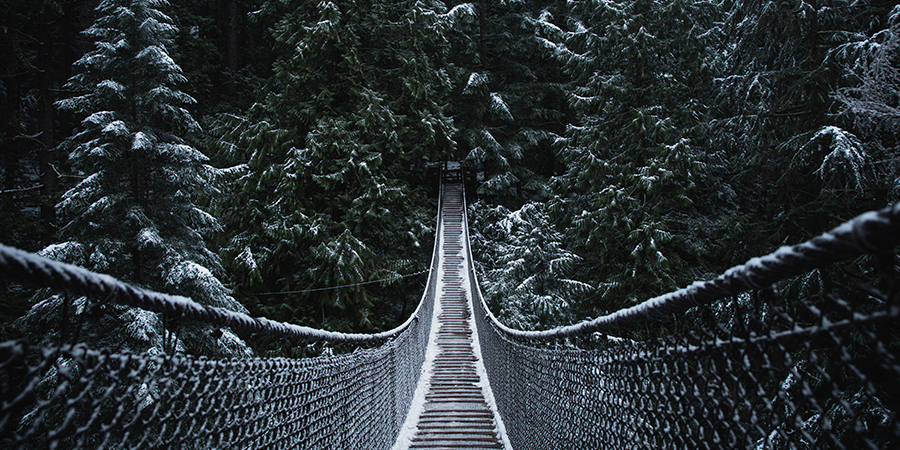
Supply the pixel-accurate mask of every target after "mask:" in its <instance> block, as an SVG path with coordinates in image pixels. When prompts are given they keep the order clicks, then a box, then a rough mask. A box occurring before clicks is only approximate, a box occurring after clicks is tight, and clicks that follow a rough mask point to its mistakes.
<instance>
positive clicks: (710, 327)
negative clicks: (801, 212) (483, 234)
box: [469, 206, 900, 450]
mask: <svg viewBox="0 0 900 450" xmlns="http://www.w3.org/2000/svg"><path fill="white" fill-rule="evenodd" d="M898 241H900V206H894V207H892V208H886V209H884V210H881V211H877V212H871V213H867V214H864V215H862V216H860V217H858V218H856V219H854V220H853V221H850V222H848V223H846V224H844V225H842V226H841V227H838V228H836V229H834V230H832V231H831V232H829V233H826V234H823V235H822V236H820V237H818V238H815V239H813V240H811V241H809V242H807V243H804V244H801V245H798V246H795V247H790V248H783V249H781V250H779V251H777V252H775V253H773V254H772V255H768V256H766V257H762V258H754V259H753V260H751V261H750V262H748V263H747V264H746V265H744V266H739V267H736V268H734V269H731V270H729V271H728V272H727V273H725V274H724V275H722V276H721V277H719V278H717V279H715V280H712V281H710V282H703V283H695V284H693V285H692V286H690V287H688V288H685V289H682V290H680V291H676V292H673V293H670V294H667V295H663V296H661V297H658V298H654V299H651V300H648V301H647V302H644V303H643V304H641V305H638V306H635V307H633V308H628V309H624V310H621V311H618V312H615V313H613V314H610V315H608V316H604V317H600V318H597V319H594V320H592V321H587V322H584V323H581V324H577V325H573V326H570V327H563V328H559V329H555V330H549V331H543V332H523V331H518V330H512V329H510V328H508V327H505V326H503V325H502V324H500V323H499V322H497V320H496V318H495V317H494V316H493V315H492V314H491V313H490V311H489V310H488V308H487V306H486V304H485V303H484V300H483V299H481V298H480V296H481V294H480V291H479V289H478V287H477V280H476V277H475V274H474V269H473V267H472V266H471V264H470V268H469V270H470V271H471V277H470V279H471V280H472V283H473V289H472V292H474V293H475V295H476V296H477V297H479V298H476V299H475V301H474V302H473V303H474V304H475V308H476V312H475V315H476V321H477V322H476V323H477V326H478V328H479V337H480V339H481V349H482V353H483V358H484V364H485V367H486V370H487V372H488V379H489V380H490V385H491V389H492V392H493V395H494V398H495V399H496V402H497V405H498V410H499V413H500V415H501V417H503V421H504V423H505V424H506V430H507V434H508V436H509V439H510V441H511V443H512V447H513V448H515V449H517V450H527V449H546V448H584V449H597V448H616V449H687V448H690V449H726V448H727V449H732V448H746V449H782V448H785V449H786V448H792V449H793V448H797V449H832V448H836V449H841V448H850V449H857V448H868V449H887V448H897V447H898V446H900V419H898V415H897V414H898V407H900V384H898V380H900V361H898V358H900V299H898V285H900V278H898V267H897V261H896V256H895V255H896V253H895V248H896V246H897V244H898ZM863 254H871V255H873V256H872V257H871V258H870V259H871V260H872V261H874V262H875V264H874V265H875V266H879V269H880V270H877V271H876V270H874V269H872V270H868V272H867V273H866V274H865V275H866V276H867V278H868V279H869V282H870V283H871V285H860V286H857V287H849V288H844V287H835V288H834V289H833V290H832V291H831V292H829V293H827V294H826V295H823V296H813V297H810V298H798V297H797V295H796V293H793V292H792V293H790V295H779V293H778V289H777V286H776V285H774V283H776V282H779V281H780V280H783V279H785V278H787V277H790V276H794V275H799V274H802V273H806V272H808V271H811V270H817V268H819V267H823V266H826V265H828V264H832V263H834V262H837V261H842V260H847V259H851V258H856V257H859V256H860V255H863ZM470 261H471V258H470ZM782 283H783V282H782ZM673 316H674V317H677V322H678V323H676V324H674V326H669V327H668V329H670V330H672V331H669V332H661V333H659V334H660V335H661V337H657V338H653V339H644V340H631V339H627V338H622V337H615V335H618V336H624V335H627V334H629V333H628V332H629V330H631V329H634V328H636V327H645V328H652V327H654V324H656V325H658V326H659V327H660V328H661V327H662V326H663V325H662V324H666V322H665V321H662V322H659V321H654V319H664V318H666V317H673ZM651 321H653V322H651ZM670 322H671V321H670ZM668 325H672V324H671V323H668ZM573 340H577V341H579V343H580V345H579V347H578V348H571V346H572V345H571V344H572V341H573ZM567 347H569V348H567Z"/></svg>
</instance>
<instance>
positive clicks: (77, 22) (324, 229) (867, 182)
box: [0, 0, 900, 353]
mask: <svg viewBox="0 0 900 450" xmlns="http://www.w3.org/2000/svg"><path fill="white" fill-rule="evenodd" d="M2 10H3V11H4V12H5V13H4V14H3V15H2V16H0V60H2V61H3V63H4V64H3V66H2V72H0V149H2V150H0V157H2V162H0V211H2V214H0V241H2V242H3V243H4V244H7V245H12V246H16V247H19V248H22V249H25V250H29V251H41V252H42V253H43V254H44V255H47V256H50V257H54V258H57V259H60V260H64V261H67V262H72V263H76V264H79V265H83V266H85V267H88V268H89V269H92V270H98V271H100V272H104V273H110V274H111V275H114V276H116V277H119V278H122V279H125V280H128V281H130V282H132V283H135V284H138V285H142V286H145V287H148V288H151V289H154V290H159V291H164V292H172V293H178V294H182V295H189V296H191V297H192V298H194V299H196V300H198V301H201V302H203V303H206V304H215V305H220V306H224V307H229V308H232V309H237V310H244V308H246V310H248V311H249V312H250V313H251V314H254V315H264V316H266V317H269V318H272V319H275V320H281V321H290V322H293V323H298V324H303V325H309V326H313V327H317V328H328V329H335V330H344V331H347V330H353V331H360V332H367V331H373V330H382V329H386V328H390V327H392V326H394V325H396V324H398V323H400V322H402V321H403V320H404V319H405V318H406V317H407V316H408V314H409V313H410V312H411V311H412V310H413V309H414V308H415V304H416V302H417V301H418V299H419V296H420V295H421V292H422V289H423V287H424V281H425V280H424V277H422V276H419V277H407V278H402V279H400V280H397V281H393V282H384V283H380V284H368V285H361V286H355V287H352V288H345V289H338V290H328V291H312V292H301V291H308V290H310V289H316V288H322V287H329V286H339V285H349V284H355V283H360V282H363V281H368V280H376V279H389V278H393V277H396V276H399V275H407V274H412V273H416V272H419V271H422V270H424V269H426V268H427V266H426V263H427V261H429V254H430V251H431V246H432V239H433V230H434V221H435V206H436V200H435V196H434V183H435V180H434V179H433V178H430V177H429V176H428V173H429V170H428V169H429V167H430V164H432V163H435V162H439V161H442V160H446V159H451V160H463V161H464V162H465V164H466V165H467V166H468V167H470V168H471V169H473V170H476V171H478V172H479V173H480V175H481V179H482V182H481V183H480V185H479V188H478V192H477V201H476V202H474V203H472V204H471V205H470V207H469V220H470V228H471V232H472V238H473V251H474V252H475V259H476V260H477V268H478V270H479V276H480V277H481V282H482V287H483V289H484V291H485V296H486V297H487V298H488V301H489V303H490V304H491V306H492V308H494V309H495V311H496V312H497V313H498V314H499V316H500V317H501V319H502V320H504V321H506V322H507V323H508V324H510V325H512V326H515V327H520V328H528V329H533V328H546V327H552V326H557V325H563V324H568V323H571V322H573V321H577V320H581V319H584V318H586V317H596V316H598V315H601V314H604V313H607V312H610V311H613V310H616V309H618V308H621V307H623V306H630V305H632V304H635V303H636V302H640V301H642V300H645V299H647V298H650V297H652V296H655V295H659V294H662V293H665V292H668V291H671V290H674V289H677V288H679V287H683V286H685V285H687V284H689V283H690V282H692V281H694V280H697V279H708V278H710V277H712V276H714V275H716V274H718V273H721V272H723V271H724V270H726V269H727V268H729V267H731V266H734V265H737V264H741V263H743V262H745V261H746V260H747V259H749V258H751V257H753V256H758V255H762V254H765V253H768V252H770V251H772V250H774V249H776V248H777V247H779V246H781V245H786V244H794V243H799V242H801V241H803V240H806V239H808V238H810V237H812V236H814V235H817V234H819V233H821V232H823V231H826V230H827V229H829V228H831V227H833V226H835V225H837V224H839V223H841V222H842V221H845V220H847V219H850V218H852V217H854V216H855V215H857V214H859V213H861V212H864V211H866V210H870V209H877V208H881V207H884V206H886V205H888V204H890V203H892V202H895V201H896V200H897V199H898V196H900V154H898V145H900V143H898V137H900V134H898V133H900V110H898V100H900V98H898V96H900V94H898V93H900V60H898V56H900V48H898V46H900V7H897V6H894V2H891V1H849V0H778V1H769V0H706V1H700V0H665V1H663V0H633V1H624V0H622V1H612V0H583V1H558V0H547V1H535V0H528V1H513V0H508V1H476V2H473V3H460V4H455V3H445V2H442V1H438V0H358V1H341V0H334V1H327V0H323V1H319V2H316V1H299V0H280V1H263V0H225V1H219V0H216V1H213V0H197V1H190V2H171V4H168V3H166V2H163V1H154V0H134V1H123V0H110V1H104V2H98V1H88V0H84V1H78V0H72V1H51V0H41V1H37V0H29V1H19V0H16V1H10V0H3V1H2ZM85 30H88V31H87V32H85ZM853 276H854V272H853V270H851V269H848V268H846V267H844V268H840V269H835V270H834V271H832V272H828V273H826V272H824V271H823V272H815V273H813V274H810V275H808V276H805V277H801V278H799V279H797V280H794V281H792V284H791V285H790V286H786V289H787V290H788V291H790V290H791V289H793V291H795V292H798V293H800V292H802V293H804V295H821V294H822V293H824V292H828V291H829V289H830V285H831V284H832V283H837V282H839V281H840V280H842V279H845V278H852V277H853ZM4 291H5V292H4V294H3V295H2V302H3V305H0V306H2V307H0V310H2V311H3V314H4V315H5V316H4V317H3V322H4V323H5V325H4V329H3V334H4V337H10V336H16V335H20V334H23V333H24V334H26V335H30V336H33V337H36V339H38V340H40V339H44V338H46V336H49V335H51V334H52V333H53V332H54V331H53V330H54V329H55V328H54V327H55V326H56V325H57V319H52V317H55V315H56V314H58V311H59V309H60V308H61V307H62V306H63V303H64V302H67V301H69V300H65V299H62V298H60V297H59V296H54V295H52V294H50V293H41V292H38V293H35V292H34V291H33V290H31V289H30V288H28V287H23V286H11V285H8V286H5V289H4ZM77 302H78V301H77V300H75V303H77ZM72 310H73V311H76V314H81V313H83V312H84V311H85V310H86V308H83V305H82V309H79V308H78V305H77V304H76V305H75V307H74V308H73V309H72ZM79 311H81V312H79ZM135 324H138V325H135ZM106 326H109V327H111V328H116V329H119V330H120V331H121V333H120V334H125V335H128V336H129V337H128V339H126V340H125V341H124V342H125V344H122V342H121V341H116V342H117V343H116V345H126V346H128V347H130V348H131V349H133V350H139V349H143V350H146V349H147V348H152V347H155V346H159V345H161V344H160V342H162V335H163V334H164V333H163V332H162V331H160V330H161V329H162V328H163V327H165V326H166V325H165V324H163V323H162V322H161V321H160V320H159V319H158V318H155V317H149V316H147V315H146V314H143V313H139V312H134V311H129V310H124V309H123V310H121V311H117V312H115V314H112V315H110V319H109V323H108V324H106ZM192 333H193V334H192ZM227 338H228V337H227V336H226V337H224V338H218V341H216V342H211V341H210V339H211V338H209V337H208V333H205V332H203V330H201V329H199V328H198V329H197V330H194V331H193V332H192V331H191V330H187V331H184V332H183V333H182V337H181V339H182V341H183V342H182V343H181V344H180V345H182V348H183V350H184V351H188V352H194V353H217V352H218V353H240V352H243V351H245V350H246V349H245V347H244V346H243V345H242V344H241V343H240V342H239V340H237V339H236V338H234V339H232V340H231V341H227ZM226 341H227V342H226Z"/></svg>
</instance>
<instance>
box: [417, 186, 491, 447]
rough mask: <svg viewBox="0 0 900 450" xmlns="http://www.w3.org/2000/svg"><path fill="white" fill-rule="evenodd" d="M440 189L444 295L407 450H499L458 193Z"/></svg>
mask: <svg viewBox="0 0 900 450" xmlns="http://www.w3.org/2000/svg"><path fill="white" fill-rule="evenodd" d="M462 191H463V190H462V185H461V184H445V185H444V192H443V199H442V202H443V219H442V220H443V223H442V227H443V252H444V255H443V261H442V264H443V265H444V267H443V274H442V280H441V281H442V282H443V289H442V290H441V292H439V293H438V298H437V301H439V302H440V308H441V309H440V314H439V315H438V317H437V323H435V324H432V326H437V327H438V328H437V334H436V336H437V355H436V356H435V358H434V361H433V365H432V367H431V371H432V372H431V373H432V375H431V382H430V387H429V389H428V391H427V392H426V394H425V404H424V408H423V410H422V412H421V415H420V416H419V418H418V422H417V428H416V433H415V435H414V436H413V438H412V441H411V443H410V446H409V448H410V449H428V450H444V449H447V450H449V449H470V450H474V449H485V450H486V449H502V448H504V446H503V444H502V443H501V442H500V437H499V436H498V432H497V429H498V427H497V421H496V419H495V418H494V413H493V411H492V410H491V408H490V407H489V406H488V402H487V400H486V399H485V396H484V392H482V383H481V381H482V380H480V378H479V372H478V370H477V369H476V363H477V361H478V360H477V356H476V355H475V348H474V346H473V338H474V333H473V330H472V328H471V326H470V317H471V315H472V311H471V310H470V308H469V301H468V298H467V297H466V287H465V285H464V279H463V273H462V271H463V270H464V267H463V264H464V262H465V259H464V252H465V248H464V247H463V239H462V236H463V217H464V216H463V208H464V207H465V204H464V201H463V192H462Z"/></svg>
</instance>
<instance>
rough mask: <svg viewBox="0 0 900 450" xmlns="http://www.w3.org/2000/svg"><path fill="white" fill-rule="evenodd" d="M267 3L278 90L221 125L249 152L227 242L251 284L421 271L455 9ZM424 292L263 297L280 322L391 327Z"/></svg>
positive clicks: (326, 283)
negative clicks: (275, 17) (428, 172)
mask: <svg viewBox="0 0 900 450" xmlns="http://www.w3.org/2000/svg"><path fill="white" fill-rule="evenodd" d="M270 7H272V8H284V12H283V13H284V18H283V20H282V21H280V22H279V23H278V25H277V26H276V28H275V30H274V36H275V39H276V41H277V43H278V45H279V46H280V48H281V49H283V50H284V53H283V56H282V57H281V58H279V59H278V60H277V61H276V62H275V66H274V70H275V77H274V80H273V83H272V85H273V91H272V92H271V93H270V94H269V95H268V97H267V99H266V101H265V102H264V103H261V104H259V105H257V106H256V107H255V108H254V109H252V110H251V111H250V114H249V115H248V117H246V118H231V119H230V120H228V121H226V122H227V123H223V127H222V129H223V130H224V131H225V133H223V136H224V138H225V140H226V141H229V142H230V143H231V144H233V145H231V146H230V151H231V152H232V155H233V158H234V159H235V160H236V161H238V162H240V161H241V160H242V159H243V160H244V161H248V162H247V165H246V167H245V168H244V169H243V172H242V173H241V175H240V176H239V178H238V179H237V186H238V188H239V191H240V192H239V194H237V195H236V196H235V197H233V198H231V199H227V202H228V203H226V204H225V205H223V208H224V209H232V210H233V212H234V213H235V215H234V222H232V223H234V225H235V228H234V229H235V231H236V232H237V234H236V235H235V237H234V239H232V240H231V243H230V244H229V245H228V246H227V248H226V249H225V251H226V254H227V255H230V256H234V257H235V261H236V262H237V265H236V266H235V273H236V274H237V278H238V281H240V282H241V287H242V289H243V290H245V291H246V292H248V294H252V292H254V291H256V292H259V291H264V292H271V291H298V290H307V289H319V288H327V287H332V286H339V285H347V284H354V283H358V282H360V281H365V280H373V279H381V278H387V277H391V276H393V275H399V274H406V273H410V272H415V271H418V270H421V269H424V267H425V260H426V259H427V257H423V255H422V254H421V248H422V242H423V241H426V242H427V240H426V238H425V235H426V234H427V233H428V232H429V231H430V230H431V228H432V225H433V224H432V223H431V219H430V217H431V211H430V207H429V206H428V205H427V203H426V202H425V198H424V196H423V195H421V193H422V192H424V189H423V188H424V187H425V186H424V185H425V183H424V180H423V177H424V174H425V170H424V167H425V163H426V162H428V161H439V160H441V159H443V158H444V157H445V156H446V155H448V154H449V153H450V152H451V151H452V149H453V146H454V143H453V141H452V140H451V139H450V136H451V135H452V134H453V132H454V131H455V130H454V128H453V124H452V121H451V120H450V119H449V118H448V117H447V116H446V114H445V113H444V109H445V108H446V103H447V96H448V94H449V87H450V85H449V78H448V74H447V73H446V71H445V70H444V63H443V61H444V58H445V56H446V53H447V50H448V44H447V42H446V38H445V37H444V35H443V33H444V32H445V30H446V29H447V22H448V21H449V20H450V16H449V15H448V14H447V11H446V9H445V8H444V7H443V4H442V3H441V2H436V1H426V0H421V1H416V2H415V3H413V4H412V5H411V6H410V5H409V4H408V3H406V2H399V1H394V0H375V1H357V2H332V1H321V2H318V3H309V2H302V1H294V2H286V3H284V4H278V5H270ZM228 205H236V207H235V208H231V207H230V206H228ZM426 247H427V245H426ZM417 291H418V287H416V288H415V289H413V290H404V289H402V288H401V287H399V286H397V287H395V286H380V285H366V286H363V287H360V288H358V289H356V288H354V289H341V290H338V291H314V292H304V293H297V292H292V293H290V294H285V295H281V296H278V297H272V296H267V297H262V296H260V297H259V298H257V299H256V300H254V301H256V302H258V304H259V305H260V308H259V309H260V310H261V311H262V312H263V313H264V314H266V315H267V316H270V317H274V318H278V319H281V320H290V321H293V322H297V323H304V324H309V325H314V326H327V327H333V328H340V329H356V330H364V329H373V328H383V327H384V326H386V325H389V324H390V323H391V321H392V320H393V319H396V318H397V316H398V315H399V314H400V312H401V311H402V310H403V306H402V303H401V302H405V299H406V298H407V297H410V296H416V295H418V294H415V293H414V292H417ZM373 308H374V309H376V310H380V311H381V312H380V313H378V314H371V313H370V312H371V310H372V309H373ZM407 311H408V310H407ZM370 318H375V319H377V320H375V319H373V320H372V321H370ZM401 320H402V319H401ZM378 321H381V322H378Z"/></svg>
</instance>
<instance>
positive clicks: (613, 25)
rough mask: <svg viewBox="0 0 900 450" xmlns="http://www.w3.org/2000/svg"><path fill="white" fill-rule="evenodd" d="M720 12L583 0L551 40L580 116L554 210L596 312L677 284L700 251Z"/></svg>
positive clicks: (678, 4) (691, 4)
mask: <svg viewBox="0 0 900 450" xmlns="http://www.w3.org/2000/svg"><path fill="white" fill-rule="evenodd" d="M719 14H720V11H719V10H718V9H717V8H716V6H715V5H714V4H710V3H708V2H700V1H696V2H695V1H688V0H684V1H673V2H658V1H654V0H638V1H633V2H622V3H618V2H607V1H602V2H590V1H587V2H577V3H573V5H572V11H571V14H570V19H569V20H570V22H571V25H569V27H568V29H569V31H563V32H557V33H555V35H548V37H547V40H548V43H547V47H548V48H549V49H550V50H551V51H552V52H554V53H555V54H556V57H557V58H559V59H560V60H562V61H563V62H564V63H565V66H564V70H565V71H566V73H568V74H571V76H572V81H571V82H570V83H569V85H568V88H567V92H568V96H569V102H570V104H571V105H572V106H571V107H572V109H573V110H574V111H576V112H577V114H578V120H577V122H576V123H574V124H573V125H571V126H570V127H569V128H568V130H567V132H566V135H565V140H564V141H562V143H561V147H560V150H559V153H560V157H561V159H562V160H563V161H564V162H565V164H566V167H567V172H566V173H565V174H563V175H562V176H560V177H557V178H555V179H554V186H555V193H556V194H557V196H556V197H555V198H554V199H553V201H552V205H551V209H552V210H553V211H555V212H554V213H553V214H554V216H555V217H559V218H560V222H559V223H560V225H561V226H562V227H564V228H565V229H567V234H568V238H569V240H570V242H572V244H573V247H572V248H573V250H574V251H575V252H576V253H578V254H579V255H580V256H582V257H584V258H585V266H584V267H585V269H586V270H587V271H588V272H589V273H590V274H591V277H592V280H593V281H594V282H596V283H598V286H599V287H600V293H599V298H597V299H594V300H593V302H594V305H595V306H594V308H595V312H594V313H595V314H598V313H601V312H605V311H609V310H612V309H617V308H619V307H621V306H624V305H627V304H628V303H631V302H637V301H640V300H643V299H646V298H649V297H651V296H653V295H657V294H661V293H663V292H666V291H668V290H672V289H674V288H677V287H679V285H682V284H684V283H685V282H687V281H690V277H691V273H690V272H689V271H688V270H687V269H688V267H689V266H688V262H687V261H691V262H697V261H698V260H699V259H700V258H701V257H702V253H703V251H704V250H703V249H702V248H698V247H695V246H692V245H691V244H690V243H689V241H692V240H695V239H696V238H697V231H696V230H695V228H694V226H693V222H694V221H695V220H696V219H697V218H698V217H703V214H705V212H704V211H703V210H701V209H698V208H697V207H696V206H695V205H694V204H695V200H696V199H697V198H698V197H699V194H700V192H702V191H705V190H706V189H708V187H709V185H711V184H712V183H711V180H709V179H707V178H706V173H707V158H705V157H704V154H703V147H702V143H703V142H704V141H705V129H704V124H703V119H704V117H705V115H706V112H707V110H708V106H707V105H708V92H709V91H710V90H711V89H710V84H709V83H710V81H711V79H712V77H713V75H714V74H715V68H716V64H715V61H716V55H715V54H714V52H713V49H714V48H715V47H716V45H717V42H716V38H717V37H718V36H717V35H716V34H715V33H711V32H710V31H711V30H713V29H714V27H715V22H716V20H717V19H718V18H719ZM706 214H708V212H707V213H706ZM623 303H624V304H623Z"/></svg>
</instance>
